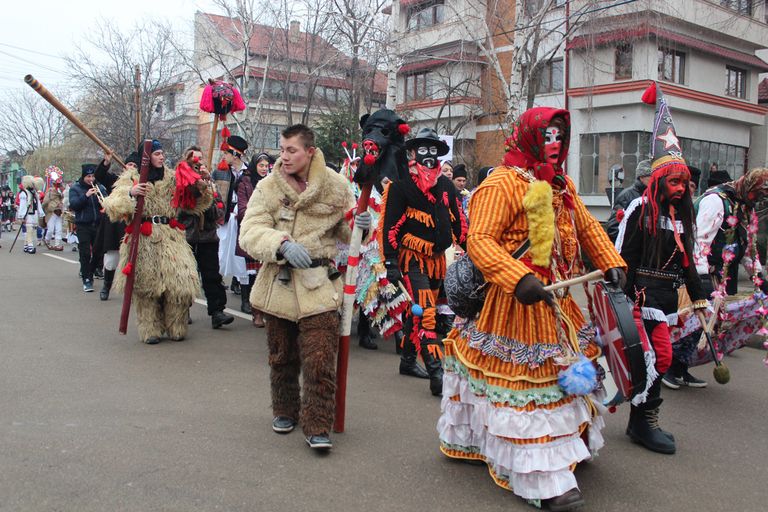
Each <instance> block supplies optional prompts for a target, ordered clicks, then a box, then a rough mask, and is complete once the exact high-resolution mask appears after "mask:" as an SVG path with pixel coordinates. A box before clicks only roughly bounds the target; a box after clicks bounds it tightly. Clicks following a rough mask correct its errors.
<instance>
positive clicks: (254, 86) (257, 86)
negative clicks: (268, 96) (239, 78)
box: [248, 78, 261, 100]
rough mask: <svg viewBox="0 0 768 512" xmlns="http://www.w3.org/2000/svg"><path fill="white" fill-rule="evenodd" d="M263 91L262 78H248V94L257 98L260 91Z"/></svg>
mask: <svg viewBox="0 0 768 512" xmlns="http://www.w3.org/2000/svg"><path fill="white" fill-rule="evenodd" d="M260 91H261V79H260V78H251V79H249V80H248V96H249V97H250V98H252V99H254V100H255V99H256V98H258V97H259V92H260Z"/></svg>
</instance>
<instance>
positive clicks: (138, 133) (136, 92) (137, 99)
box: [133, 64, 141, 148]
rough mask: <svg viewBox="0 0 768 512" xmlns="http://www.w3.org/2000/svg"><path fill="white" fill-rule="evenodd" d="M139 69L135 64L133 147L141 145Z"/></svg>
mask: <svg viewBox="0 0 768 512" xmlns="http://www.w3.org/2000/svg"><path fill="white" fill-rule="evenodd" d="M140 85H141V68H140V67H139V65H138V64H136V73H135V74H134V76H133V105H134V109H135V110H136V138H135V146H136V147H137V148H138V147H139V144H141V88H140Z"/></svg>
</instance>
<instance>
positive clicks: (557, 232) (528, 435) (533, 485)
mask: <svg viewBox="0 0 768 512" xmlns="http://www.w3.org/2000/svg"><path fill="white" fill-rule="evenodd" d="M556 118H560V119H559V121H557V122H559V123H560V125H559V126H560V127H561V128H560V129H561V130H562V132H561V133H563V139H564V142H563V143H562V145H563V148H564V149H562V150H560V156H559V160H558V162H557V163H556V164H551V163H545V162H544V160H545V159H544V133H545V130H546V129H547V127H548V126H552V124H553V123H554V122H555V121H553V119H556ZM569 126H570V125H569V121H568V112H567V111H565V110H555V109H550V108H535V109H531V110H529V111H528V112H526V113H525V114H523V116H522V117H521V119H520V121H519V123H518V124H517V126H516V127H515V130H514V134H513V136H512V137H510V139H509V140H508V144H509V145H508V147H507V149H508V153H507V158H505V164H506V165H504V166H499V167H496V168H495V169H494V171H493V174H492V175H491V176H489V177H488V178H487V179H486V180H485V181H483V183H482V185H481V186H480V187H478V188H477V190H475V192H474V193H473V195H472V198H471V200H470V210H471V211H472V223H471V225H470V228H469V234H468V237H467V251H468V254H469V257H470V258H471V259H472V262H473V263H474V265H475V266H476V267H477V268H478V269H479V270H480V271H481V272H482V273H483V276H484V277H485V280H486V283H487V289H486V290H487V292H486V298H485V302H484V305H483V309H482V311H481V312H480V314H479V316H478V317H477V318H472V319H466V320H462V321H461V322H456V323H455V324H454V329H453V330H452V331H451V332H450V334H449V335H448V339H446V340H445V342H444V343H445V360H444V368H445V375H444V380H443V402H442V415H441V417H440V420H439V422H438V425H437V430H438V432H439V436H440V449H441V451H442V452H443V453H444V454H445V455H447V456H449V457H452V458H458V459H469V460H479V461H483V462H485V463H486V464H487V465H488V469H489V472H490V474H491V476H492V477H493V479H494V481H495V482H496V483H497V484H498V485H500V486H501V487H504V488H506V489H509V490H512V491H513V492H514V493H515V494H517V495H519V496H521V497H522V498H524V499H527V500H530V501H531V502H532V503H534V504H536V505H541V501H542V500H552V501H554V500H556V499H561V498H564V499H565V500H566V501H567V500H571V501H568V503H570V504H572V505H574V506H576V505H577V504H578V503H579V502H580V499H581V498H580V495H579V494H578V490H577V484H576V479H575V477H574V475H573V470H574V468H575V466H576V464H577V463H578V462H580V461H583V460H585V459H589V458H590V457H591V456H592V455H593V454H594V453H595V452H596V451H597V450H598V449H599V448H600V447H601V446H602V445H603V438H602V436H601V434H600V429H601V428H602V426H603V420H602V418H601V417H600V416H599V415H598V409H597V408H598V407H599V400H593V398H592V397H591V396H590V395H576V394H569V393H568V392H566V390H564V389H563V388H561V387H560V386H559V385H558V374H559V372H560V371H561V370H563V369H564V366H562V365H563V361H562V360H561V359H562V358H563V357H564V356H566V355H567V350H568V348H567V347H565V346H564V343H563V339H562V336H561V335H559V334H558V327H557V319H556V315H555V311H554V309H553V308H552V307H550V306H549V305H548V304H547V303H546V302H545V301H544V300H543V299H541V300H539V301H538V302H533V303H524V302H523V301H522V299H520V298H518V292H519V291H520V290H518V285H520V288H522V287H523V285H521V283H522V282H523V281H525V280H530V279H531V276H533V277H535V278H536V279H538V280H539V281H541V283H543V284H548V283H551V282H556V281H563V280H567V279H569V278H572V277H575V276H577V275H580V274H581V273H583V270H584V265H583V263H582V257H581V251H582V250H584V251H585V252H586V253H587V254H588V255H589V257H590V259H591V261H592V263H593V264H594V265H595V266H596V267H597V268H599V269H601V270H603V271H604V272H605V271H608V270H609V269H616V268H623V267H624V261H623V260H622V258H621V257H620V256H619V255H618V253H617V252H616V250H615V249H614V248H613V245H612V244H611V241H610V240H609V239H608V236H607V235H606V234H605V232H604V231H603V229H602V227H601V226H600V224H599V222H598V221H597V220H595V219H594V218H593V217H592V216H591V215H590V214H589V212H588V211H587V209H586V207H585V206H584V204H583V203H582V201H581V200H580V198H579V196H578V194H577V193H576V189H575V187H574V185H573V182H572V181H571V180H570V179H569V178H568V177H567V176H565V174H564V173H563V171H562V167H561V165H560V164H561V163H562V161H563V160H564V159H565V156H566V155H567V148H568V145H567V140H568V135H569ZM528 243H530V247H529V248H528V249H527V250H524V249H522V250H520V248H521V247H525V246H526V245H527V244H528ZM513 254H514V256H513ZM557 303H558V307H559V318H560V319H561V326H562V327H566V326H567V327H568V328H570V329H571V334H572V336H571V337H570V338H569V342H570V343H572V344H575V343H576V342H578V346H579V349H580V350H579V351H580V352H581V353H582V354H583V355H584V356H585V357H586V358H588V359H589V360H592V361H594V360H595V359H597V358H598V357H599V356H600V353H601V352H600V349H599V348H598V346H597V345H596V344H595V343H594V342H593V340H592V337H591V336H590V335H589V331H588V330H586V329H584V328H585V320H584V317H583V315H582V312H581V310H580V309H579V306H578V305H577V304H576V302H575V301H574V300H573V298H572V297H571V296H570V295H569V294H568V293H567V291H566V293H565V295H564V296H563V297H561V298H559V299H557ZM561 332H562V331H561ZM576 332H578V336H576ZM550 505H552V504H550ZM560 505H562V504H560ZM567 509H568V508H562V510H567Z"/></svg>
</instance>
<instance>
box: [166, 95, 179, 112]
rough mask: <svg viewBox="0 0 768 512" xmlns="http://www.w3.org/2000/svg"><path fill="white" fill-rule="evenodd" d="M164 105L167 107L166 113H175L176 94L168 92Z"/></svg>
mask: <svg viewBox="0 0 768 512" xmlns="http://www.w3.org/2000/svg"><path fill="white" fill-rule="evenodd" d="M165 101H166V104H167V105H168V112H175V111H176V93H175V92H169V93H168V96H167V97H166V98H165Z"/></svg>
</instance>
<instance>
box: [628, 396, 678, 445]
mask: <svg viewBox="0 0 768 512" xmlns="http://www.w3.org/2000/svg"><path fill="white" fill-rule="evenodd" d="M662 402H663V400H662V399H661V398H653V399H649V400H648V401H646V402H645V403H644V404H642V405H641V406H640V407H635V406H634V405H633V406H632V409H635V410H634V411H633V412H634V413H635V414H634V415H632V413H630V416H629V418H630V422H629V425H627V435H629V438H630V439H632V441H634V442H636V443H639V444H642V445H643V446H645V447H646V448H648V449H649V450H651V451H653V452H657V453H665V454H668V455H671V454H673V453H675V441H674V440H673V439H670V438H669V436H668V435H667V434H668V433H665V432H664V431H663V430H661V428H660V427H659V407H660V406H661V403H662Z"/></svg>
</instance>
